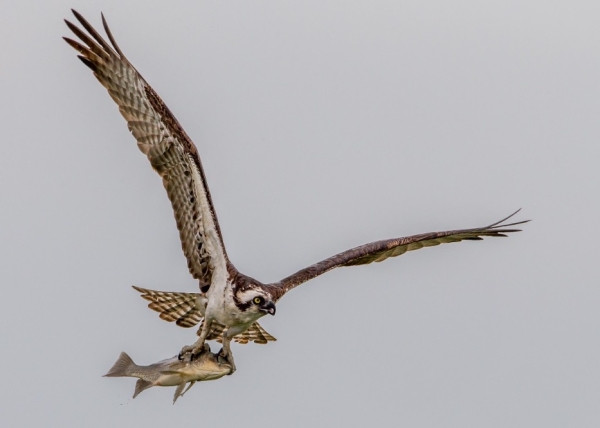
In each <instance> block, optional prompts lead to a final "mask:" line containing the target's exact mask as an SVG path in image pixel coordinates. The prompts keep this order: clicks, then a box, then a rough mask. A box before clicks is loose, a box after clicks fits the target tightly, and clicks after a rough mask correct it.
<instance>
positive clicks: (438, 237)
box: [268, 211, 529, 300]
mask: <svg viewBox="0 0 600 428" xmlns="http://www.w3.org/2000/svg"><path fill="white" fill-rule="evenodd" d="M517 212H519V211H516V212H514V213H513V214H511V215H510V216H508V217H506V218H505V219H502V220H500V221H498V222H496V223H493V224H490V225H489V226H485V227H476V228H473V229H461V230H450V231H446V232H431V233H424V234H421V235H414V236H408V237H405V238H396V239H386V240H383V241H377V242H371V243H370V244H366V245H361V246H360V247H356V248H352V249H351V250H347V251H344V252H342V253H339V254H336V255H335V256H332V257H329V258H328V259H325V260H322V261H320V262H318V263H315V264H314V265H311V266H309V267H307V268H304V269H302V270H300V271H298V272H296V273H295V274H293V275H290V276H288V277H287V278H284V279H282V280H281V281H279V282H277V283H274V284H269V286H268V287H269V291H270V292H271V294H272V295H273V297H274V299H275V300H279V299H280V298H281V297H282V296H283V295H284V294H285V293H287V292H288V291H289V290H291V289H292V288H294V287H297V286H298V285H300V284H302V283H304V282H306V281H308V280H311V279H313V278H315V277H317V276H319V275H322V274H324V273H325V272H329V271H330V270H332V269H335V268H337V267H341V266H356V265H364V264H369V263H372V262H382V261H384V260H386V259H387V258H388V257H396V256H400V255H402V254H404V253H406V252H407V251H412V250H418V249H420V248H424V247H433V246H435V245H440V244H447V243H450V242H460V241H464V240H470V241H479V240H481V239H483V237H486V236H507V235H506V234H507V233H512V232H520V229H514V228H512V227H513V226H517V225H519V224H523V223H527V222H528V221H529V220H525V221H519V222H515V223H508V224H506V223H505V221H506V220H508V219H509V218H511V217H512V216H514V215H515V214H516V213H517Z"/></svg>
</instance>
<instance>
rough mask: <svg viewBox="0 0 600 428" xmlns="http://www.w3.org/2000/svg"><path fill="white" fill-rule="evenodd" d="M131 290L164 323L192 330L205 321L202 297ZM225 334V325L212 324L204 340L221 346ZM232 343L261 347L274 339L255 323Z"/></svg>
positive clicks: (204, 303)
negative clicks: (144, 301)
mask: <svg viewBox="0 0 600 428" xmlns="http://www.w3.org/2000/svg"><path fill="white" fill-rule="evenodd" d="M133 288H134V289H135V290H136V291H139V292H140V293H141V297H142V298H144V299H146V300H148V301H149V302H150V303H148V307H149V308H150V309H152V310H153V311H156V312H158V314H159V315H158V316H159V317H160V318H161V319H163V320H165V321H168V322H175V324H177V325H178V326H180V327H185V328H190V327H194V326H195V325H196V324H198V323H202V322H204V310H205V307H206V301H207V300H206V297H205V296H204V295H203V294H199V293H176V292H170V291H155V290H148V289H147V288H142V287H136V286H135V285H134V286H133ZM201 330H202V324H200V326H199V328H198V334H199V333H200V331H201ZM224 331H225V326H224V325H222V324H219V323H218V322H216V321H213V322H212V324H211V329H210V331H209V333H208V336H207V340H216V341H217V342H220V343H223V332H224ZM233 340H234V341H236V342H238V343H242V344H246V343H248V342H254V343H260V344H264V343H267V342H272V341H275V340H277V339H275V338H274V337H273V336H271V335H270V334H269V333H267V332H266V331H265V329H263V328H262V327H261V326H260V324H258V323H257V322H255V323H254V324H252V325H251V326H250V327H249V328H248V329H247V330H246V331H244V332H243V333H240V334H238V335H236V336H234V338H233Z"/></svg>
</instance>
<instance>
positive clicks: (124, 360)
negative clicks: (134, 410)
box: [103, 352, 138, 395]
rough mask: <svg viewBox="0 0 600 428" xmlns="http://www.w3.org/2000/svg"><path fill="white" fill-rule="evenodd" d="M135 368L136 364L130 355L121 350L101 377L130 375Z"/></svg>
mask: <svg viewBox="0 0 600 428" xmlns="http://www.w3.org/2000/svg"><path fill="white" fill-rule="evenodd" d="M137 368H138V366H137V365H136V364H135V363H134V362H133V360H132V359H131V357H130V356H129V355H127V353H126V352H121V355H119V358H118V359H117V361H116V362H115V363H114V364H113V366H112V367H111V368H110V370H109V371H108V373H106V374H105V375H104V376H103V377H123V376H131V372H132V371H134V370H135V369H137ZM136 390H137V388H136ZM136 395H137V394H136Z"/></svg>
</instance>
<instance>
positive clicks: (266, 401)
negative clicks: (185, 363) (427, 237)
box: [0, 0, 600, 428]
mask: <svg viewBox="0 0 600 428" xmlns="http://www.w3.org/2000/svg"><path fill="white" fill-rule="evenodd" d="M71 7H74V8H76V9H77V10H79V11H80V12H81V13H82V14H83V15H84V16H85V17H86V18H87V19H88V20H89V21H90V22H91V23H92V24H93V25H95V26H96V27H97V28H99V27H100V11H103V12H104V13H105V15H106V17H107V19H108V21H109V23H110V25H111V28H112V31H113V34H114V35H115V37H116V39H117V41H118V42H119V44H120V46H121V48H122V49H123V51H124V52H125V54H126V55H127V56H128V58H129V59H130V61H131V62H132V63H133V64H134V65H135V66H136V68H137V69H138V70H140V72H141V73H142V74H143V75H144V77H145V78H146V79H147V80H148V81H149V82H150V83H151V84H152V86H153V87H154V88H155V89H156V91H157V92H158V93H159V94H160V95H161V97H162V98H163V99H164V101H165V102H166V103H167V104H168V106H169V107H170V108H171V110H172V111H173V112H174V113H175V115H176V116H177V118H178V119H179V121H180V122H181V123H182V125H183V126H184V127H185V129H186V131H187V132H188V134H189V135H190V136H191V137H192V139H193V140H194V141H195V143H196V145H197V146H198V149H199V151H200V154H201V157H202V161H203V163H204V167H205V170H206V174H207V176H208V180H209V184H210V188H211V191H212V194H213V198H214V202H215V205H216V209H217V212H218V216H219V220H220V223H221V227H222V229H223V235H224V239H225V243H226V245H227V248H228V252H229V255H230V257H231V259H232V261H233V262H234V263H235V265H236V266H237V268H238V269H239V270H240V271H242V272H244V273H246V274H248V275H250V276H253V277H255V278H257V279H260V280H263V281H274V280H278V279H280V278H282V277H284V276H287V275H288V274H290V273H292V272H295V271H296V270H298V269H300V268H302V267H304V266H306V265H308V264H311V263H313V262H316V261H318V260H320V259H323V258H325V257H328V256H330V255H332V254H334V253H337V252H339V251H342V250H345V249H347V248H350V247H352V246H356V245H359V244H363V243H366V242H370V241H373V240H378V239H383V238H391V237H399V236H406V235H411V234H415V233H422V232H428V231H435V230H446V229H454V228H464V227H475V226H483V225H486V224H489V223H492V222H494V221H496V220H499V219H500V218H502V217H504V216H506V215H508V214H510V213H511V212H512V211H514V210H515V209H517V208H519V207H522V208H523V211H522V212H521V213H519V214H518V217H517V219H519V220H521V219H529V218H532V219H533V220H534V221H533V222H532V223H530V224H527V225H526V226H525V231H524V232H522V233H520V234H516V235H513V236H511V237H510V238H508V239H488V240H486V241H484V242H466V243H460V244H453V245H445V246H441V247H436V248H431V249H425V250H422V251H417V252H413V253H410V254H406V255H404V256H402V257H399V258H396V259H390V260H388V261H387V262H385V263H382V264H374V265H369V266H364V267H357V268H348V269H339V270H336V271H333V272H331V273H328V274H327V275H324V276H321V277H319V278H318V279H316V280H314V281H312V282H309V283H307V284H306V285H304V286H302V287H300V288H298V289H297V290H295V291H293V292H292V293H290V294H289V295H288V296H286V297H285V298H284V299H283V300H282V301H281V302H280V303H279V305H278V311H277V315H276V316H275V317H273V318H271V317H269V318H266V319H265V318H263V321H262V325H263V326H264V327H265V328H266V329H267V330H268V331H269V332H270V333H271V334H273V335H274V336H275V337H277V338H278V341H277V342H275V343H271V344H269V345H266V346H262V345H255V344H250V345H246V346H242V345H235V344H234V345H233V352H234V353H235V356H236V363H237V367H238V371H237V372H236V373H235V375H234V376H230V377H226V378H223V379H220V380H218V381H215V382H207V383H201V384H198V385H196V386H195V387H194V388H193V389H192V390H191V391H190V392H189V393H188V394H187V395H186V396H185V397H183V398H182V399H180V400H179V401H178V402H177V404H176V405H175V406H172V405H171V400H172V395H173V392H174V390H173V388H153V389H150V390H148V391H145V392H144V393H143V394H141V395H140V396H139V397H138V398H137V399H135V400H131V398H130V397H131V395H132V393H133V389H134V383H135V381H134V379H107V378H102V377H101V375H102V374H104V373H105V372H106V371H107V370H108V368H109V367H110V366H111V365H112V363H113V362H114V360H115V359H116V358H117V356H118V355H119V352H120V351H127V352H129V353H130V355H131V356H132V357H133V359H134V360H135V361H136V362H138V363H140V364H149V363H153V362H155V361H158V360H160V359H163V358H166V357H170V356H172V355H174V354H175V353H177V352H178V350H179V349H180V348H181V346H183V345H185V344H190V343H192V342H193V341H194V340H195V329H188V330H186V329H182V328H178V327H176V326H175V325H173V324H169V323H166V322H164V321H161V320H160V319H159V318H158V316H157V315H156V314H155V313H154V312H152V311H150V310H149V309H147V308H146V304H145V303H144V301H143V300H142V299H140V298H139V297H138V294H137V293H136V292H134V291H133V290H132V289H131V287H130V286H131V285H132V284H136V285H140V286H143V287H148V288H153V289H159V290H171V291H195V290H197V284H196V282H195V281H194V280H193V279H192V278H191V277H190V276H189V274H188V272H187V268H186V262H185V259H184V257H183V254H182V252H181V247H180V243H179V239H178V233H177V230H176V227H175V221H174V219H173V214H172V211H171V207H170V204H169V202H168V200H167V198H166V195H165V191H164V190H163V188H162V185H161V182H160V179H159V177H158V176H157V175H156V174H155V173H154V172H153V171H152V170H151V168H150V166H149V164H148V161H147V160H146V159H145V157H144V156H143V155H142V154H141V153H140V152H139V151H138V149H137V147H136V144H135V141H134V139H133V138H132V137H131V135H130V134H129V133H128V131H127V127H126V125H125V121H124V120H123V119H122V118H121V116H120V115H119V113H118V110H117V108H116V106H115V105H114V103H113V102H112V100H111V99H110V98H109V96H108V94H107V92H106V91H105V90H104V89H103V88H102V87H101V86H100V85H99V84H98V82H97V81H96V79H95V78H94V77H93V76H92V74H91V72H90V71H89V70H88V69H87V68H86V67H84V66H83V65H82V64H81V63H80V62H79V61H78V60H77V59H76V52H75V51H73V49H71V48H70V47H69V46H68V45H66V44H65V43H64V42H63V41H62V40H61V37H62V36H70V32H69V31H68V29H67V28H66V26H65V25H64V23H63V22H62V19H63V18H69V19H74V18H72V15H70V11H69V9H70V8H71ZM599 17H600V3H598V2H592V1H589V0H588V1H576V0H575V1H574V0H572V1H568V2H567V1H549V0H544V1H542V0H540V1H524V0H519V1H507V0H502V1H486V2H481V1H474V0H473V1H469V0H464V1H454V0H453V1H446V0H444V1H442V0H440V1H422V0H415V1H397V0H393V1H383V0H369V1H347V2H341V1H329V0H318V1H312V0H305V1H286V0H277V1H253V0H250V1H247V0H246V1H226V2H223V1H220V2H217V1H197V2H191V1H175V0H171V1H169V2H166V1H164V2H159V1H152V2H149V1H141V0H140V1H122V0H119V1H116V0H104V1H87V2H83V1H74V0H71V1H63V0H54V1H51V2H49V1H28V2H27V1H23V2H17V1H12V2H8V1H6V2H2V4H1V5H0V46H1V49H0V51H1V52H2V60H0V93H1V96H2V102H1V103H0V117H1V119H0V121H1V122H2V129H3V135H2V154H1V155H0V195H1V198H2V199H1V200H2V209H1V210H0V240H1V243H2V244H1V246H0V256H1V260H2V263H1V264H0V281H1V284H2V289H1V290H2V294H1V296H2V310H1V311H0V335H1V336H0V338H1V341H2V352H1V353H0V363H1V365H0V367H1V369H0V370H1V371H2V374H1V378H2V382H1V384H0V415H1V419H2V421H3V422H2V425H3V426H7V427H9V426H10V427H21V426H77V427H107V426H115V427H121V426H123V427H125V426H127V427H128V426H167V425H168V426H176V427H181V426H186V425H189V424H192V425H194V426H245V427H261V428H264V427H281V426H285V427H306V426H315V427H318V426H325V425H328V426H346V427H364V426H375V425H374V424H378V425H379V426H406V427H486V428H490V427H544V428H548V427H565V426H570V427H597V426H598V425H599V424H600V406H598V403H599V402H600V364H599V361H600V341H599V331H600V313H599V307H600V281H599V279H600V278H599V276H600V275H599V273H598V239H599V236H598V219H599V218H600V202H599V194H598V186H599V178H600V173H599V170H598V161H599V159H600V149H599V142H600V121H599V114H600V86H599V83H598V82H599V76H600V50H599V46H600V26H598V19H599ZM216 348H217V347H216V346H213V349H216Z"/></svg>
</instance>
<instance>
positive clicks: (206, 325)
mask: <svg viewBox="0 0 600 428" xmlns="http://www.w3.org/2000/svg"><path fill="white" fill-rule="evenodd" d="M211 324H212V321H207V320H206V318H205V319H204V322H203V323H202V330H201V331H200V337H199V338H198V340H196V342H194V344H193V345H187V346H184V347H183V348H181V352H179V355H178V356H177V358H179V359H180V360H183V356H184V355H185V354H187V353H188V352H190V360H193V359H194V357H195V356H197V355H200V354H201V353H202V351H204V342H205V341H206V337H207V336H208V332H209V331H210V327H211Z"/></svg>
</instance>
